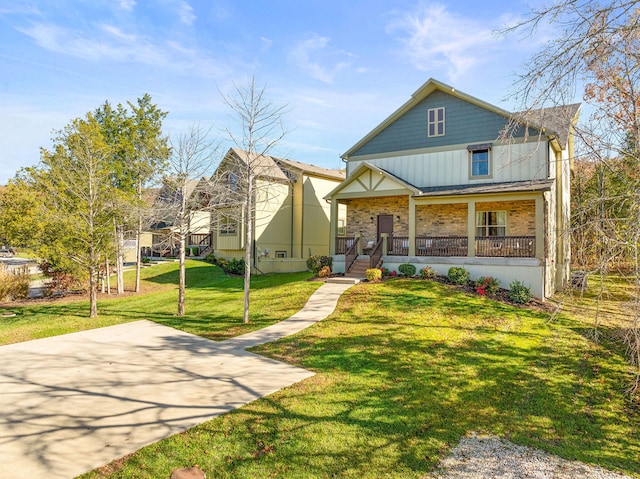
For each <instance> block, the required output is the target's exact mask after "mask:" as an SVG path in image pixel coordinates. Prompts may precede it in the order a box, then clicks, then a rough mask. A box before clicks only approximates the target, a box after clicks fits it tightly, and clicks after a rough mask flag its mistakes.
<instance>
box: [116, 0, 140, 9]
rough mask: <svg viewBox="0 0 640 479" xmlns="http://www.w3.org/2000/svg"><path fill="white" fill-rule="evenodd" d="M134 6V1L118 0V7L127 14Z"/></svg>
mask: <svg viewBox="0 0 640 479" xmlns="http://www.w3.org/2000/svg"><path fill="white" fill-rule="evenodd" d="M135 6H136V0H119V1H118V7H120V9H121V10H125V11H127V12H130V11H132V10H133V7H135Z"/></svg>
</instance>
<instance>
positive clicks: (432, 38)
mask: <svg viewBox="0 0 640 479" xmlns="http://www.w3.org/2000/svg"><path fill="white" fill-rule="evenodd" d="M387 33H390V34H396V35H398V40H399V41H400V43H401V44H402V45H403V50H402V54H403V55H405V56H406V57H408V58H409V60H410V61H411V62H412V63H413V65H414V66H415V67H416V68H417V69H419V70H422V71H425V70H440V69H444V70H445V71H446V72H447V75H448V77H449V79H450V80H453V81H455V80H456V79H457V78H459V77H460V76H462V75H464V74H465V73H467V72H469V71H470V70H471V69H472V68H473V67H474V66H475V65H476V64H478V63H479V62H480V61H482V60H483V59H485V58H486V57H487V56H488V52H490V51H491V50H492V49H494V48H496V46H497V45H498V43H499V39H498V38H497V37H496V36H495V35H494V33H493V30H492V27H491V26H490V25H487V23H486V21H481V20H475V19H472V18H466V17H462V16H457V15H454V14H452V13H450V12H449V11H448V10H447V8H446V7H445V6H443V5H440V4H437V3H432V4H420V5H419V6H418V7H417V8H416V10H414V11H412V12H406V13H403V14H402V15H400V16H399V18H396V19H395V20H394V21H392V22H391V23H390V24H389V25H388V26H387Z"/></svg>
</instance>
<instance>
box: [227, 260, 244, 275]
mask: <svg viewBox="0 0 640 479" xmlns="http://www.w3.org/2000/svg"><path fill="white" fill-rule="evenodd" d="M226 272H227V273H228V274H238V275H243V274H244V260H243V259H238V258H234V259H232V260H231V261H229V265H228V266H227V270H226Z"/></svg>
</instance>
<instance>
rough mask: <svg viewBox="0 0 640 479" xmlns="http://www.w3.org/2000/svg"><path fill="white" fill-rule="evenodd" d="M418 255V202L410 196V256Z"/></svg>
mask: <svg viewBox="0 0 640 479" xmlns="http://www.w3.org/2000/svg"><path fill="white" fill-rule="evenodd" d="M415 255H416V202H415V201H414V199H413V196H409V256H415Z"/></svg>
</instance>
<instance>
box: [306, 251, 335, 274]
mask: <svg viewBox="0 0 640 479" xmlns="http://www.w3.org/2000/svg"><path fill="white" fill-rule="evenodd" d="M324 266H328V267H329V268H332V267H333V258H332V257H331V256H323V255H320V254H316V255H313V256H309V258H307V268H308V269H309V271H311V272H312V273H313V274H314V275H315V276H318V273H319V272H320V270H321V269H322V268H323V267H324Z"/></svg>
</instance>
